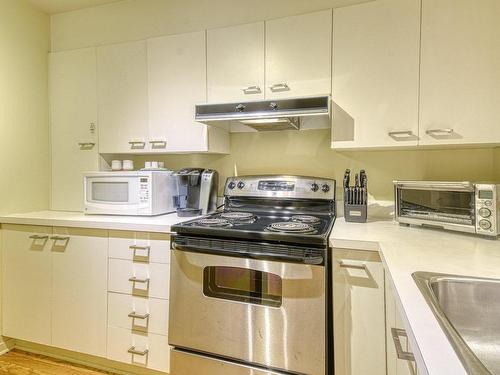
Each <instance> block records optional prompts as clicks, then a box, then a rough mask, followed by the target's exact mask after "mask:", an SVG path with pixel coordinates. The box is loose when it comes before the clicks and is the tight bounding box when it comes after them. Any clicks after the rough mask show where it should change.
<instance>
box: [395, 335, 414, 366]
mask: <svg viewBox="0 0 500 375" xmlns="http://www.w3.org/2000/svg"><path fill="white" fill-rule="evenodd" d="M391 333H392V341H394V347H395V348H396V354H397V356H398V358H399V359H402V360H405V361H412V362H415V356H414V355H413V353H411V352H405V351H404V350H403V345H401V340H400V339H399V338H400V337H406V338H407V339H408V336H407V335H406V331H405V330H404V329H400V328H391Z"/></svg>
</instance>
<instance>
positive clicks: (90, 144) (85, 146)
mask: <svg viewBox="0 0 500 375" xmlns="http://www.w3.org/2000/svg"><path fill="white" fill-rule="evenodd" d="M78 146H80V148H87V147H88V148H92V147H94V146H95V143H94V142H79V143H78Z"/></svg>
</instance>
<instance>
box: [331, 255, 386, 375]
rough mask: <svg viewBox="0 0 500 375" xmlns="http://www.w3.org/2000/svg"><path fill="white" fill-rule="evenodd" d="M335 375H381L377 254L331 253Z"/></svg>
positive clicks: (383, 362)
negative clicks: (332, 258) (332, 255)
mask: <svg viewBox="0 0 500 375" xmlns="http://www.w3.org/2000/svg"><path fill="white" fill-rule="evenodd" d="M333 252H334V260H333V311H334V316H333V324H334V356H335V374H338V375H366V374H370V375H385V374H386V358H385V356H386V350H385V339H386V338H385V301H384V268H383V266H382V262H381V260H380V256H379V254H378V253H377V252H371V251H357V250H344V249H334V250H333Z"/></svg>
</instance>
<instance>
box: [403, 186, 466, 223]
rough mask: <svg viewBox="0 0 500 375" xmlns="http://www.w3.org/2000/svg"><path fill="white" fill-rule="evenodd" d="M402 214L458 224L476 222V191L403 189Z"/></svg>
mask: <svg viewBox="0 0 500 375" xmlns="http://www.w3.org/2000/svg"><path fill="white" fill-rule="evenodd" d="M399 194H400V198H401V204H400V215H401V216H407V217H414V218H418V219H426V220H433V221H442V222H448V223H456V224H466V225H473V224H474V193H471V192H462V191H436V190H417V189H402V190H400V192H399Z"/></svg>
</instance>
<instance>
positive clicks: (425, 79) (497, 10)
mask: <svg viewBox="0 0 500 375" xmlns="http://www.w3.org/2000/svg"><path fill="white" fill-rule="evenodd" d="M422 5H423V6H422V66H421V92H420V137H421V140H420V144H423V145H444V144H479V143H485V144H488V143H490V144H491V143H499V142H500V106H499V104H498V103H499V101H500V48H499V46H500V27H499V25H498V22H499V20H500V2H499V1H498V0H481V1H475V0H423V4H422Z"/></svg>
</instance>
